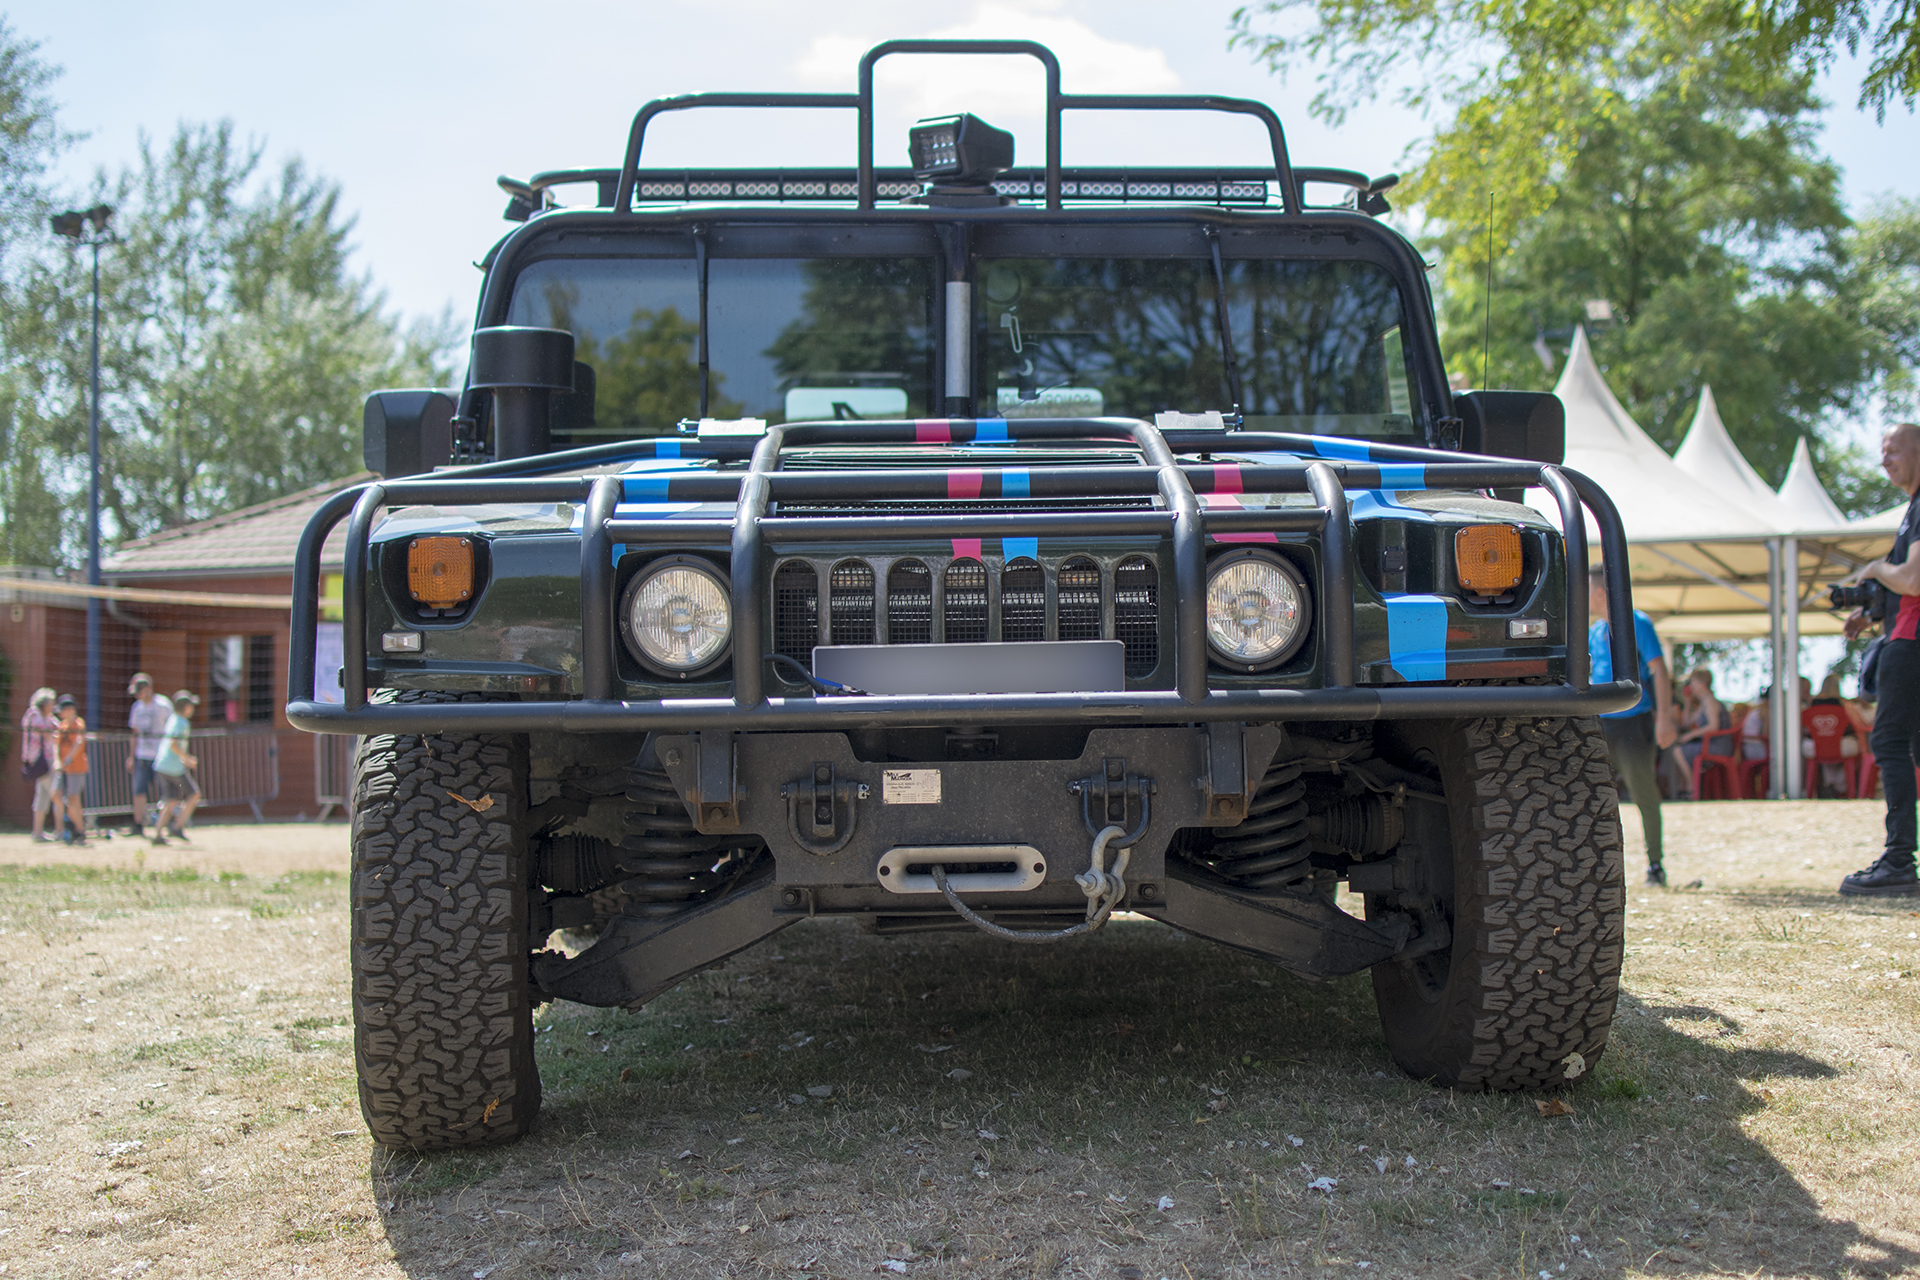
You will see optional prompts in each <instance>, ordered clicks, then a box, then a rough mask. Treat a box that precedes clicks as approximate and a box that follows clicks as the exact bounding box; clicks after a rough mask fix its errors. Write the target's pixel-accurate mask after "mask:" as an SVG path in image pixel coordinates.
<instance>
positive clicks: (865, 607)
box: [827, 560, 873, 644]
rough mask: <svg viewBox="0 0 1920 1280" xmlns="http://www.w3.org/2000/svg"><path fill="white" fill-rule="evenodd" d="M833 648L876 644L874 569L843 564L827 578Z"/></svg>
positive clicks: (854, 562)
mask: <svg viewBox="0 0 1920 1280" xmlns="http://www.w3.org/2000/svg"><path fill="white" fill-rule="evenodd" d="M827 586H828V590H827V611H828V615H829V616H830V618H831V619H832V635H833V640H832V643H833V644H872V643H873V566H872V565H870V564H867V563H866V562H865V561H861V560H842V561H841V562H840V563H839V564H837V565H835V566H833V571H832V572H831V573H830V574H828V576H827Z"/></svg>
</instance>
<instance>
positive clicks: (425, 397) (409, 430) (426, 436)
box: [360, 391, 455, 480]
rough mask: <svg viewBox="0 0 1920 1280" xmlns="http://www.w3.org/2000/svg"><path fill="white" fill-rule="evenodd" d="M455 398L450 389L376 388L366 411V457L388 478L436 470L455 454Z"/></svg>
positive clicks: (375, 470) (362, 420)
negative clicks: (447, 390)
mask: <svg viewBox="0 0 1920 1280" xmlns="http://www.w3.org/2000/svg"><path fill="white" fill-rule="evenodd" d="M454 409H455V402H454V398H453V397H452V396H450V395H448V394H447V393H446V392H444V391H376V392H374V393H373V394H372V395H370V396H368V397H367V407H366V409H365V410H364V411H363V412H362V413H361V415H360V428H361V437H360V456H361V457H362V458H364V459H365V460H366V464H367V470H369V471H371V472H373V473H374V474H375V475H378V476H379V477H381V478H382V479H383V480H393V479H397V478H399V477H401V476H417V475H422V474H424V473H426V472H429V471H432V470H433V469H434V468H435V467H437V466H440V465H442V464H444V463H445V462H446V461H447V459H448V458H450V457H452V456H453V414H454Z"/></svg>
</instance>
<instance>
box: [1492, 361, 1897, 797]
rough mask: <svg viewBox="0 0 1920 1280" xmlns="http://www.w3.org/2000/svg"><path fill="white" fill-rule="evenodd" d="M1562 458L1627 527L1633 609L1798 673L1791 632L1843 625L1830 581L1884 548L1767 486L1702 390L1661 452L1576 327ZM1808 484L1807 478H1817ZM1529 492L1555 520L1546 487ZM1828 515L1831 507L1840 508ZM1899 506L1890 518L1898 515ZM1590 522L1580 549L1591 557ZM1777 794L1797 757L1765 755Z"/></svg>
mask: <svg viewBox="0 0 1920 1280" xmlns="http://www.w3.org/2000/svg"><path fill="white" fill-rule="evenodd" d="M1554 392H1555V394H1557V395H1558V396H1559V397H1560V400H1561V403H1562V404H1563V405H1564V406H1565V407H1566V414H1567V458H1566V464H1567V465H1568V466H1569V467H1572V468H1574V469H1576V470H1579V471H1582V472H1585V473H1586V474H1587V475H1589V476H1591V477H1593V479H1595V480H1597V481H1598V482H1599V483H1600V485H1601V487H1602V488H1604V489H1605V490H1606V491H1607V494H1608V496H1609V497H1611V498H1612V499H1613V501H1614V504H1615V506H1617V507H1618V508H1619V510H1620V518H1621V522H1622V524H1624V525H1625V527H1626V533H1627V545H1628V556H1629V563H1628V571H1629V573H1630V575H1631V577H1632V580H1633V598H1634V605H1635V607H1637V608H1639V609H1641V610H1643V611H1644V612H1645V613H1646V614H1647V615H1648V616H1650V617H1651V618H1653V620H1654V624H1655V626H1656V627H1657V628H1658V630H1659V631H1660V634H1661V635H1662V637H1664V638H1665V639H1667V640H1669V641H1673V640H1688V641H1698V640H1727V639H1747V640H1754V639H1760V638H1762V637H1766V638H1768V639H1770V640H1771V642H1772V646H1773V669H1774V671H1775V673H1776V674H1778V673H1781V672H1786V671H1793V672H1796V673H1797V671H1798V669H1799V652H1800V635H1801V633H1802V631H1803V630H1804V631H1806V632H1807V633H1810V634H1835V635H1837V634H1839V632H1840V629H1841V619H1840V618H1839V617H1838V616H1837V615H1835V614H1833V613H1832V612H1830V611H1828V609H1827V608H1826V605H1827V593H1826V588H1827V586H1828V585H1830V584H1831V583H1833V582H1836V581H1838V580H1840V579H1841V578H1843V577H1846V576H1848V575H1849V574H1851V573H1853V572H1854V571H1855V570H1856V569H1858V568H1859V567H1860V566H1861V565H1862V564H1864V563H1866V562H1867V561H1868V560H1871V559H1873V558H1874V557H1875V556H1878V555H1881V554H1883V553H1884V552H1885V551H1886V549H1887V546H1888V543H1889V541H1890V539H1891V533H1892V527H1891V526H1890V525H1889V526H1886V527H1885V528H1884V529H1883V528H1882V527H1881V525H1880V523H1879V521H1880V518H1878V517H1876V518H1875V519H1874V520H1871V521H1867V522H1863V523H1862V524H1858V525H1849V524H1846V523H1844V522H1843V521H1829V520H1825V519H1821V520H1813V519H1809V518H1807V515H1808V513H1806V512H1805V511H1804V510H1803V508H1802V507H1801V506H1800V505H1799V504H1798V503H1792V504H1790V503H1789V502H1787V501H1785V500H1783V499H1782V498H1781V496H1780V495H1779V494H1776V493H1775V492H1774V491H1773V490H1772V489H1770V488H1768V487H1767V485H1766V482H1765V481H1763V480H1762V479H1761V478H1760V477H1759V475H1758V474H1757V473H1755V472H1754V470H1753V468H1752V466H1751V465H1750V464H1749V463H1748V462H1747V460H1746V459H1745V458H1744V457H1742V456H1741V454H1740V451H1739V449H1738V448H1737V447H1736V446H1735V445H1734V444H1733V441H1732V438H1731V437H1730V436H1728V434H1727V431H1726V427H1725V424H1724V423H1722V422H1721V421H1720V415H1719V411H1718V409H1717V408H1716V407H1715V406H1714V404H1713V400H1712V395H1711V393H1710V392H1703V393H1702V396H1701V403H1700V406H1699V409H1698V411H1697V412H1696V413H1695V415H1694V421H1693V426H1692V428H1691V429H1690V430H1689V431H1688V433H1687V444H1686V445H1684V446H1683V448H1682V454H1683V457H1684V460H1685V465H1683V462H1682V460H1680V459H1675V458H1671V457H1668V456H1667V453H1666V451H1665V450H1664V449H1662V448H1661V447H1660V446H1659V445H1657V444H1655V443H1654V441H1653V439H1652V438H1651V437H1650V436H1648V435H1647V434H1646V432H1644V431H1642V430H1641V429H1640V427H1639V425H1638V424H1637V423H1635V422H1634V421H1633V419H1632V417H1631V416H1630V415H1629V414H1628V413H1627V411H1626V408H1625V407H1624V406H1623V405H1621V403H1620V401H1619V399H1618V398H1617V397H1615V396H1614V394H1613V391H1612V389H1611V388H1609V387H1608V386H1607V383H1606V378H1605V377H1604V376H1603V375H1602V374H1601V372H1600V367H1599V365H1598V364H1597V363H1596V362H1595V360H1594V358H1593V351H1592V348H1591V346H1590V345H1589V344H1588V342H1587V336H1586V333H1585V331H1584V330H1576V331H1575V333H1574V339H1573V346H1572V349H1571V350H1570V351H1569V352H1568V355H1567V364H1566V367H1565V369H1564V370H1563V371H1562V372H1561V375H1560V381H1559V384H1558V385H1557V386H1555V387H1554ZM1816 483H1817V481H1816ZM1528 501H1529V502H1530V503H1532V504H1533V505H1534V506H1536V507H1537V508H1539V509H1540V510H1541V511H1543V512H1545V513H1546V514H1547V515H1548V516H1549V517H1550V518H1554V519H1556V520H1557V518H1558V514H1559V513H1558V510H1557V508H1555V507H1554V506H1553V503H1552V500H1551V498H1549V497H1548V496H1547V494H1545V493H1544V492H1543V491H1538V490H1530V491H1529V492H1528ZM1836 514H1837V513H1836ZM1897 519H1898V517H1897V514H1896V516H1895V520H1896V522H1897ZM1592 532H1593V531H1592V526H1591V521H1589V534H1590V554H1592V555H1594V556H1596V557H1597V556H1598V555H1599V546H1598V541H1597V538H1593V537H1592V536H1591V535H1592ZM1773 684H1774V690H1775V693H1774V698H1773V703H1772V707H1771V712H1772V725H1773V730H1772V733H1771V737H1772V740H1773V741H1775V742H1780V741H1793V740H1797V738H1798V734H1797V732H1796V733H1793V734H1787V733H1784V732H1783V731H1782V730H1783V728H1784V727H1785V726H1787V725H1793V726H1797V725H1798V724H1799V720H1800V705H1799V703H1800V698H1799V682H1798V681H1797V680H1781V679H1777V678H1776V679H1775V680H1774V681H1773ZM1773 760H1774V765H1773V774H1774V777H1773V794H1774V795H1795V794H1798V792H1799V789H1800V785H1799V784H1800V755H1799V753H1798V752H1797V751H1787V752H1775V753H1774V756H1773Z"/></svg>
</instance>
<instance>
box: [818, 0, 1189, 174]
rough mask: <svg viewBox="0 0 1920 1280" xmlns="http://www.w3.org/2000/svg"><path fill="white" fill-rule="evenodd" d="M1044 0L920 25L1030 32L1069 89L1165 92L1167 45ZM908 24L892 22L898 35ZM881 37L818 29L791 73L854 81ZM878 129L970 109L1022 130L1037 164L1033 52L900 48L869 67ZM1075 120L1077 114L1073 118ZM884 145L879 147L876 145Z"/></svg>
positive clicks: (1014, 35)
mask: <svg viewBox="0 0 1920 1280" xmlns="http://www.w3.org/2000/svg"><path fill="white" fill-rule="evenodd" d="M1060 7H1061V6H1060V5H1059V4H1058V3H1052V2H1049V0H1028V3H1025V4H1021V3H1015V2H1013V0H981V2H980V3H979V4H977V5H976V6H975V8H974V10H973V13H972V15H971V16H970V17H968V18H967V19H966V20H965V21H962V22H959V23H955V24H951V25H948V26H944V27H938V28H935V29H933V30H930V31H924V32H921V33H919V34H918V38H934V39H947V40H1034V41H1038V42H1039V43H1041V44H1044V45H1046V46H1047V47H1048V48H1050V49H1052V50H1053V52H1054V54H1055V55H1056V56H1057V57H1058V58H1059V59H1060V81H1061V88H1062V89H1064V90H1065V91H1066V92H1068V93H1171V92H1175V91H1177V90H1178V89H1179V88H1180V76H1179V74H1178V73H1177V72H1175V71H1174V69H1173V67H1172V66H1171V65H1170V64H1169V63H1168V61H1167V56H1166V54H1165V53H1164V52H1163V51H1161V50H1159V49H1155V48H1150V47H1147V46H1145V45H1137V44H1128V43H1126V42H1125V41H1121V40H1113V39H1109V38H1108V37H1106V36H1103V35H1101V34H1100V33H1099V32H1098V31H1095V30H1094V29H1093V28H1092V27H1091V26H1089V25H1088V24H1087V23H1085V22H1083V21H1081V20H1080V19H1079V18H1076V17H1073V16H1071V15H1068V14H1065V13H1061V12H1058V10H1059V9H1060ZM907 34H908V33H904V32H900V31H897V30H896V31H893V32H890V33H889V35H890V36H893V37H895V38H900V37H903V36H906V35H907ZM881 38H886V37H878V38H870V37H865V36H853V35H847V34H844V33H839V32H836V33H832V34H827V35H821V36H817V37H815V38H814V40H813V41H812V42H811V43H810V44H809V45H808V46H807V48H806V50H805V51H804V52H803V53H802V54H801V55H800V57H799V59H798V60H797V61H796V63H795V64H794V71H795V73H796V75H797V76H798V77H799V78H800V79H802V80H804V81H806V82H808V83H810V84H815V85H819V86H820V87H822V88H832V89H843V90H844V89H852V88H853V87H854V79H855V70H856V68H857V67H858V65H859V62H860V56H861V55H862V54H863V53H865V52H866V51H867V49H869V48H871V47H872V46H873V45H874V44H876V43H878V42H879V39H881ZM875 80H876V84H875V86H874V88H875V98H876V114H877V115H878V116H879V119H878V120H877V121H876V122H875V123H876V133H877V134H878V135H879V136H880V137H883V138H884V137H886V136H887V135H888V134H889V133H894V134H898V133H900V132H902V131H903V129H904V126H905V124H906V122H908V121H911V120H915V119H919V118H921V117H924V116H934V115H946V114H949V113H951V112H955V111H971V112H974V113H975V114H976V115H980V116H983V117H985V118H986V119H988V120H990V121H992V122H993V123H994V124H997V125H1000V126H1001V127H1002V128H1010V129H1013V130H1014V131H1015V133H1016V134H1018V135H1020V138H1021V141H1020V146H1019V151H1020V154H1021V157H1022V163H1037V162H1038V161H1039V159H1040V156H1039V148H1040V146H1041V139H1042V134H1041V132H1040V121H1041V119H1042V107H1043V104H1044V102H1045V93H1046V80H1045V77H1044V73H1043V72H1042V70H1041V67H1040V64H1039V63H1038V62H1037V61H1035V60H1033V59H1031V58H1021V57H1005V58H987V57H979V56H926V55H914V56H907V55H896V56H894V57H890V58H887V59H886V60H884V61H883V62H881V63H880V65H879V68H878V70H877V71H876V72H875ZM1069 118H1070V119H1072V118H1073V117H1069ZM882 150H883V152H884V150H885V147H884V145H883V146H882Z"/></svg>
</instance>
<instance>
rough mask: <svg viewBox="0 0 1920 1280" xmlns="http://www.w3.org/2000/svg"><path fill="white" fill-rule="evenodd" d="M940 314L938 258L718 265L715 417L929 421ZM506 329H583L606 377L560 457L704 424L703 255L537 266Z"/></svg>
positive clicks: (575, 417)
mask: <svg viewBox="0 0 1920 1280" xmlns="http://www.w3.org/2000/svg"><path fill="white" fill-rule="evenodd" d="M932 314H933V269H932V264H931V263H929V262H927V261H925V260H921V259H915V258H818V259H812V260H802V259H792V258H715V259H712V260H711V261H709V263H708V264H707V333H708V339H707V341H708V364H709V371H708V377H707V403H706V413H705V416H707V417H709V418H765V419H766V420H767V421H768V422H770V423H779V422H789V421H795V420H799V419H810V418H834V417H841V418H906V417H926V416H928V414H929V405H930V403H931V399H930V390H931V382H932V377H933V325H932ZM507 323H508V324H519V325H537V326H540V327H543V328H554V329H568V330H571V331H572V333H573V336H574V358H575V359H576V360H578V361H579V362H580V363H582V364H585V365H587V366H588V367H589V368H591V369H592V370H593V383H594V391H593V399H592V406H591V412H590V414H589V413H587V412H585V411H584V410H582V411H577V412H572V413H570V414H568V415H567V418H566V420H565V421H560V420H556V421H555V423H554V431H553V447H555V448H557V449H563V448H567V447H568V446H570V445H580V444H593V443H596V442H599V441H603V440H619V439H631V438H634V437H637V436H652V435H662V434H670V433H672V432H673V431H674V430H675V427H676V424H677V423H679V422H680V420H681V419H683V418H694V417H699V416H701V413H700V364H699V346H700V284H699V276H698V269H697V267H696V264H695V263H694V260H693V259H692V258H595V259H580V258H568V259H550V260H548V261H545V262H537V263H534V264H533V265H532V266H530V267H528V268H527V269H526V270H525V271H522V272H521V273H520V276H519V278H518V279H517V280H516V281H515V283H514V291H513V301H512V303H511V305H510V306H509V308H508V315H507ZM575 390H576V392H577V391H579V390H580V388H579V387H578V386H576V388H575ZM573 399H576V400H580V399H584V397H574V398H573Z"/></svg>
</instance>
